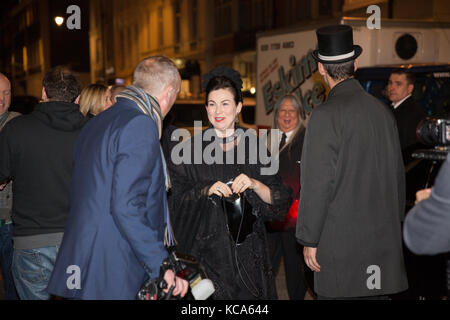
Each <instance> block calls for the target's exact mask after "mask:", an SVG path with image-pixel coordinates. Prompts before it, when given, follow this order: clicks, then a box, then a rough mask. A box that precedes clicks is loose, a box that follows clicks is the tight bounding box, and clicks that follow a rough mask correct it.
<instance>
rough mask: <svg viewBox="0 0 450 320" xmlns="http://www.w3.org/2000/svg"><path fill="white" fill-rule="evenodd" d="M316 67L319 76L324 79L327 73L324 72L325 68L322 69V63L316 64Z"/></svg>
mask: <svg viewBox="0 0 450 320" xmlns="http://www.w3.org/2000/svg"><path fill="white" fill-rule="evenodd" d="M317 67H318V68H319V73H320V75H321V76H323V77H325V75H326V73H327V72H326V71H325V68H324V67H323V64H322V62H317Z"/></svg>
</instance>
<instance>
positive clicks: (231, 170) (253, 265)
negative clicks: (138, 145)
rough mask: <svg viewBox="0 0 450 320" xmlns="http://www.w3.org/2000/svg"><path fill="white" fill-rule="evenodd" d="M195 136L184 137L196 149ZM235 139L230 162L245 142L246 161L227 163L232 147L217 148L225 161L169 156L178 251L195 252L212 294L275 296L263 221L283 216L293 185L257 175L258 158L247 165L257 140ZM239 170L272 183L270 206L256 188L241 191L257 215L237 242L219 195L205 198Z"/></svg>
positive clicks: (276, 176) (224, 297)
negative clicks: (186, 160)
mask: <svg viewBox="0 0 450 320" xmlns="http://www.w3.org/2000/svg"><path fill="white" fill-rule="evenodd" d="M193 141H194V138H193V139H190V140H188V141H186V142H185V143H188V144H191V150H194V142H193ZM238 141H239V142H236V143H235V147H234V149H235V150H234V162H232V163H237V162H236V160H237V158H236V157H237V146H238V145H239V144H241V143H245V144H246V146H245V150H246V153H245V163H244V164H227V163H225V159H226V154H227V153H229V152H230V151H227V152H223V151H221V153H222V155H220V156H222V157H223V158H222V159H223V162H224V164H210V165H207V164H205V163H202V164H180V165H175V164H174V163H173V161H171V159H170V158H168V161H167V162H168V166H169V170H170V176H171V180H172V191H171V194H170V196H169V202H170V209H171V222H172V226H173V229H174V233H175V237H176V240H177V241H178V250H179V251H181V252H184V253H188V254H191V255H193V256H195V257H196V258H197V259H198V260H199V261H200V262H201V263H202V264H203V265H204V267H205V269H206V272H207V274H208V277H209V278H210V279H211V280H212V281H213V283H214V286H215V289H216V291H215V293H214V295H213V298H214V299H221V300H227V299H238V300H240V299H276V290H275V282H274V275H273V272H272V268H271V266H270V261H269V258H268V249H267V241H266V233H265V232H266V231H265V226H264V221H266V220H272V219H274V218H278V219H283V215H284V214H285V213H286V212H287V210H288V208H289V205H290V203H291V202H292V190H291V189H290V188H289V187H287V186H285V185H283V184H282V182H281V179H280V177H279V175H278V174H275V175H261V170H260V169H261V168H262V167H263V165H262V164H260V163H259V161H257V162H258V163H256V164H251V163H253V161H252V162H250V158H249V155H251V154H252V155H255V152H256V154H258V153H257V152H258V145H257V144H255V143H251V142H249V141H250V140H249V139H238ZM210 144H211V142H210V141H206V142H202V150H205V147H206V146H208V145H210ZM193 153H194V152H192V157H191V160H192V161H193V160H194V156H193ZM191 163H194V162H191ZM228 163H230V162H229V161H228ZM241 173H244V174H246V175H247V176H249V177H250V178H254V179H257V180H259V181H260V182H262V183H264V184H265V185H266V186H268V187H269V188H270V191H271V197H272V205H269V204H266V203H264V202H263V201H262V200H261V199H260V198H259V196H258V195H257V194H256V193H255V192H254V191H252V190H247V191H245V193H244V194H245V198H246V201H248V203H250V204H251V206H252V208H253V210H252V213H253V215H254V216H256V220H255V222H254V224H253V232H251V233H250V234H249V235H248V236H247V237H246V238H245V240H244V241H243V242H242V243H240V244H238V245H236V244H235V242H234V241H233V239H232V237H231V236H230V233H229V232H228V228H227V218H226V215H225V213H224V210H223V205H222V199H221V198H219V197H217V196H216V195H213V196H211V197H208V195H207V192H208V190H209V188H210V187H211V186H212V185H213V184H214V183H215V182H216V181H222V182H224V183H226V182H227V181H229V180H232V179H234V178H236V177H237V176H238V175H240V174H241Z"/></svg>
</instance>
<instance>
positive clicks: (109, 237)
mask: <svg viewBox="0 0 450 320" xmlns="http://www.w3.org/2000/svg"><path fill="white" fill-rule="evenodd" d="M180 86H181V78H180V75H179V72H178V70H177V68H176V66H175V64H174V63H173V62H172V61H171V60H169V59H167V58H166V57H162V56H153V57H149V58H146V59H144V60H143V61H141V62H140V63H139V64H138V66H137V68H136V70H135V72H134V80H133V86H130V87H128V88H127V89H126V90H125V91H123V92H122V93H121V94H120V95H119V96H118V97H117V103H116V104H115V105H114V107H113V108H110V109H108V110H106V111H104V112H102V113H101V114H99V115H98V116H96V117H95V118H93V119H92V120H90V121H89V122H88V124H87V125H86V126H85V128H84V129H83V131H82V132H81V134H80V137H79V139H78V140H77V142H76V145H75V149H74V172H73V181H72V188H71V209H70V215H69V220H68V222H67V228H66V230H65V234H64V239H63V242H62V245H61V249H60V251H59V255H58V258H57V261H56V265H55V268H54V272H53V274H52V277H51V279H50V283H49V286H48V291H49V292H50V293H52V294H54V295H57V296H62V297H66V298H72V299H134V298H135V297H136V294H137V293H138V291H139V289H140V286H141V285H142V284H143V282H144V281H145V280H146V278H157V277H159V273H160V266H161V263H162V262H163V260H164V259H165V258H166V257H167V255H168V254H167V251H166V249H165V247H164V229H165V225H166V223H168V222H169V221H168V207H167V199H166V189H167V187H168V186H169V185H170V182H169V178H168V176H167V174H166V169H165V161H164V157H163V155H162V151H161V147H160V144H159V139H160V138H161V126H162V120H163V118H164V116H165V115H166V114H167V113H168V112H169V111H170V108H171V107H172V105H173V103H174V102H175V99H176V97H177V94H178V92H179V90H180ZM169 227H170V226H169ZM169 229H170V228H169ZM162 276H163V277H164V280H165V281H166V282H167V284H168V288H167V289H169V288H171V287H172V286H175V288H174V289H173V292H172V293H173V295H181V296H184V295H185V294H186V292H187V289H188V283H187V282H186V281H185V280H182V279H180V278H178V277H175V275H174V273H173V272H172V270H167V271H166V272H165V274H164V275H162ZM166 291H167V290H166Z"/></svg>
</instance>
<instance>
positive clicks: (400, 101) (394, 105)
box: [392, 94, 411, 109]
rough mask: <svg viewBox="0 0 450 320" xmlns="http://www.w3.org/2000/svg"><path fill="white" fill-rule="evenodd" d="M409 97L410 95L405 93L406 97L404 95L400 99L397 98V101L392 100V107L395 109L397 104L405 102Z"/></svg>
mask: <svg viewBox="0 0 450 320" xmlns="http://www.w3.org/2000/svg"><path fill="white" fill-rule="evenodd" d="M409 97H411V95H410V94H409V95H407V96H406V97H404V98H403V99H402V100H399V101H397V102H392V107H393V108H394V109H397V108H398V106H399V105H401V104H402V103H403V102H405V100H406V99H408V98H409Z"/></svg>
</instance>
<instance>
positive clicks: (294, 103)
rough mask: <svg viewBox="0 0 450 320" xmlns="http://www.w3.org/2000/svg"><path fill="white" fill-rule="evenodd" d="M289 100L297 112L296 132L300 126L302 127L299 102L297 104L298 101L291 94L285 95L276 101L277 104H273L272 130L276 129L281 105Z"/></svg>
mask: <svg viewBox="0 0 450 320" xmlns="http://www.w3.org/2000/svg"><path fill="white" fill-rule="evenodd" d="M286 99H289V100H291V102H292V105H293V107H294V108H295V109H296V110H297V115H298V120H299V121H298V126H297V128H296V130H298V129H300V128H301V127H302V126H304V123H303V118H302V106H301V105H300V102H298V99H297V97H296V96H294V95H293V94H286V95H284V96H283V97H281V98H280V99H278V101H277V103H276V104H275V107H274V109H273V126H272V128H274V129H278V121H277V119H278V112H279V111H280V109H281V106H282V105H283V102H284V100H286Z"/></svg>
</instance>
